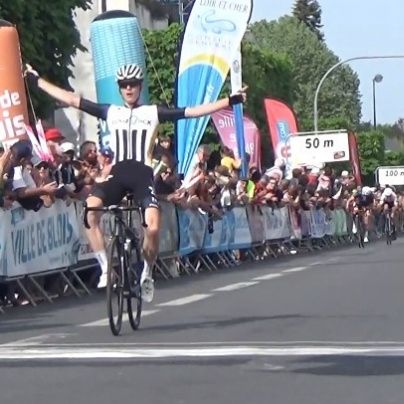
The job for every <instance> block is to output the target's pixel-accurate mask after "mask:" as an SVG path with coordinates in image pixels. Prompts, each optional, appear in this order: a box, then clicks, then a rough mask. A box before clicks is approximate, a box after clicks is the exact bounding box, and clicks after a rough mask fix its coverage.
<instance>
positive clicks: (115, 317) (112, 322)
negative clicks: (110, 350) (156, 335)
mask: <svg viewBox="0 0 404 404" xmlns="http://www.w3.org/2000/svg"><path fill="white" fill-rule="evenodd" d="M119 246H120V242H119V239H118V237H113V238H112V240H111V242H110V245H109V250H108V279H107V312H108V321H109V327H110V329H111V332H112V334H113V335H115V336H118V335H119V333H120V332H121V328H122V316H123V301H124V299H123V284H122V285H121V287H119V288H118V291H116V290H113V279H112V275H113V272H112V265H113V259H114V250H115V248H117V249H118V250H117V256H118V257H120V258H121V259H120V260H119V272H120V277H121V282H123V281H124V265H125V264H124V263H123V261H122V258H124V257H123V254H122V251H120V250H123V247H122V246H121V248H120V249H119ZM114 294H117V298H118V305H117V313H116V314H115V313H114V310H113V308H112V307H113V303H112V299H113V297H114Z"/></svg>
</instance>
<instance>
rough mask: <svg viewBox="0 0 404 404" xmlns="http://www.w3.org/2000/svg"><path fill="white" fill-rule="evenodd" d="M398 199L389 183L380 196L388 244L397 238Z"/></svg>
mask: <svg viewBox="0 0 404 404" xmlns="http://www.w3.org/2000/svg"><path fill="white" fill-rule="evenodd" d="M397 206H398V199H397V195H396V193H395V192H394V191H393V189H392V188H390V187H389V186H388V185H387V186H386V188H385V190H384V191H383V193H382V196H381V197H380V207H381V209H382V212H383V218H384V226H383V228H384V233H385V235H386V239H387V244H391V241H392V240H395V239H396V217H397V215H396V212H397Z"/></svg>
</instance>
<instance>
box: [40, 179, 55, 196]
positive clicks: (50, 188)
mask: <svg viewBox="0 0 404 404" xmlns="http://www.w3.org/2000/svg"><path fill="white" fill-rule="evenodd" d="M57 189H58V186H57V182H56V181H53V182H49V183H48V184H45V185H44V186H43V187H42V190H43V192H44V193H45V194H46V195H53V194H54V193H55V192H56V191H57Z"/></svg>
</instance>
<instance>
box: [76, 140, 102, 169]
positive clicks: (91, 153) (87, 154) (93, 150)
mask: <svg viewBox="0 0 404 404" xmlns="http://www.w3.org/2000/svg"><path fill="white" fill-rule="evenodd" d="M80 160H81V161H82V162H84V165H85V166H87V167H89V168H94V167H97V166H98V155H97V145H96V144H95V142H92V141H90V140H87V141H85V142H84V143H83V144H82V145H81V146H80Z"/></svg>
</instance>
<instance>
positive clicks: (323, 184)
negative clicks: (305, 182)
mask: <svg viewBox="0 0 404 404" xmlns="http://www.w3.org/2000/svg"><path fill="white" fill-rule="evenodd" d="M332 187H333V181H332V170H331V168H330V167H328V166H327V167H325V168H324V170H323V173H322V174H320V176H319V177H318V186H317V190H318V191H320V190H326V191H328V192H330V191H331V189H332Z"/></svg>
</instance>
